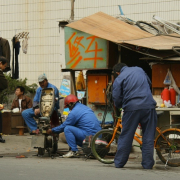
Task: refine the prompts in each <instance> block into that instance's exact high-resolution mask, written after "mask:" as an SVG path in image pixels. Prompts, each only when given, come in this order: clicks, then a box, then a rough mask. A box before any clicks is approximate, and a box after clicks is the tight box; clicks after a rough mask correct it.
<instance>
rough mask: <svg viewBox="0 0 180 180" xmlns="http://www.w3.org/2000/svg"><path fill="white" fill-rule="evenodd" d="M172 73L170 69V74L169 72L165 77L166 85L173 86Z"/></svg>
mask: <svg viewBox="0 0 180 180" xmlns="http://www.w3.org/2000/svg"><path fill="white" fill-rule="evenodd" d="M170 73H171V72H170V71H169V69H168V72H167V74H166V77H165V79H164V82H163V83H164V84H165V85H171V78H170Z"/></svg>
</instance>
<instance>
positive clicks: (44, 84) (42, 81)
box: [22, 74, 59, 134]
mask: <svg viewBox="0 0 180 180" xmlns="http://www.w3.org/2000/svg"><path fill="white" fill-rule="evenodd" d="M38 82H39V85H40V87H39V88H38V89H37V90H36V94H35V96H34V99H33V108H30V109H26V110H24V111H23V112H22V117H23V118H24V121H25V122H26V124H27V126H28V127H29V129H30V131H31V133H32V134H34V133H35V134H38V132H39V130H38V129H37V123H36V121H35V120H34V118H33V117H34V116H40V109H39V107H38V105H39V102H40V97H41V91H42V89H44V88H53V89H54V91H55V97H58V99H59V91H58V89H57V87H56V86H54V85H52V84H50V83H49V82H48V80H47V76H46V74H41V75H40V76H39V77H38ZM58 109H59V100H58V101H56V103H55V106H54V112H53V113H57V111H58Z"/></svg>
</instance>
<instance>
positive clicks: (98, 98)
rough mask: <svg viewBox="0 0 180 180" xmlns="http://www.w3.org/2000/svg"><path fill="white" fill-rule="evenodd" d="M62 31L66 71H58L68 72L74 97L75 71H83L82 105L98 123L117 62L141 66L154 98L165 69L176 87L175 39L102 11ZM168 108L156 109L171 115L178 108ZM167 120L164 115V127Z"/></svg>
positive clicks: (177, 73)
mask: <svg viewBox="0 0 180 180" xmlns="http://www.w3.org/2000/svg"><path fill="white" fill-rule="evenodd" d="M64 29H65V30H64V31H65V32H64V34H65V61H66V68H65V69H62V72H67V71H69V72H70V75H71V93H72V94H76V87H75V71H80V70H87V73H86V104H87V105H88V106H89V107H91V108H92V109H93V110H94V112H95V114H96V115H97V117H98V119H99V120H102V119H103V115H104V110H105V107H106V106H105V105H106V103H107V101H106V97H105V90H106V87H107V85H108V83H109V82H110V81H112V78H111V72H112V67H113V66H114V65H115V64H117V63H118V62H122V63H126V64H127V65H128V66H139V67H141V68H142V69H143V70H144V71H145V72H146V73H147V75H148V76H149V77H150V79H151V80H152V94H153V96H154V97H155V96H159V97H160V95H161V93H162V91H163V89H164V87H165V85H163V81H164V79H165V77H166V74H167V69H170V70H171V72H172V75H173V77H174V80H175V81H176V83H177V86H178V87H180V84H179V83H180V80H179V77H180V76H179V72H178V69H179V67H180V63H179V61H178V57H177V56H178V55H177V54H176V53H175V52H174V51H173V50H172V47H173V46H177V45H179V44H180V38H178V37H177V36H176V37H175V36H165V35H159V36H155V35H152V34H150V33H148V32H145V31H143V30H141V29H138V28H137V27H135V26H132V25H130V24H127V23H125V22H123V21H120V20H118V19H116V18H113V17H111V16H109V15H107V14H105V13H102V12H99V13H96V14H94V15H91V16H88V17H86V18H83V19H81V20H79V21H75V22H72V23H70V24H68V25H66V27H65V28H64ZM159 97H158V100H157V99H155V100H156V101H158V102H160V101H161V99H160V98H161V97H160V98H159ZM155 98H156V97H155ZM160 104H161V103H160ZM158 105H159V104H158ZM172 108H173V109H172ZM172 108H171V109H170V108H169V109H163V108H161V109H160V110H161V111H164V112H165V114H166V112H169V113H171V114H172V112H171V111H173V110H175V108H177V110H175V111H178V107H172ZM157 110H159V108H158V109H157ZM167 110H168V111H167ZM111 114H112V111H111V112H109V113H107V116H106V121H111V120H112V115H111ZM169 118H170V116H167V115H166V119H168V120H167V122H169V123H168V124H170V120H169ZM171 119H172V118H171ZM162 124H164V121H163V123H162Z"/></svg>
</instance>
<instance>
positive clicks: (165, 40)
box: [124, 35, 180, 50]
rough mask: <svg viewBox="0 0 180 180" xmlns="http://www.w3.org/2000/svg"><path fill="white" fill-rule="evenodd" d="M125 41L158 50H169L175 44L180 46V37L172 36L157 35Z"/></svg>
mask: <svg viewBox="0 0 180 180" xmlns="http://www.w3.org/2000/svg"><path fill="white" fill-rule="evenodd" d="M124 43H127V44H131V45H135V46H141V47H146V48H150V49H156V50H169V49H172V47H173V46H180V37H179V38H178V37H171V36H163V35H161V36H155V37H150V38H144V39H138V40H132V41H125V42H124Z"/></svg>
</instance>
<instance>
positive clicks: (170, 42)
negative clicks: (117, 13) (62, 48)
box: [67, 12, 180, 50]
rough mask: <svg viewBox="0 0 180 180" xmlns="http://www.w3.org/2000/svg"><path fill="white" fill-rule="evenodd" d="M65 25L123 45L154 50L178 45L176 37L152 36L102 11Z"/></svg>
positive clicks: (179, 43)
mask: <svg viewBox="0 0 180 180" xmlns="http://www.w3.org/2000/svg"><path fill="white" fill-rule="evenodd" d="M67 26H68V27H71V28H74V29H77V30H79V31H83V32H86V33H88V34H92V35H95V36H97V37H100V38H102V39H106V40H109V41H112V42H114V43H117V44H120V45H122V44H123V45H124V46H126V44H129V45H133V46H140V47H145V48H148V49H154V50H171V49H172V46H179V45H180V38H178V37H177V38H176V37H170V36H163V35H161V36H154V35H152V34H150V33H148V32H145V31H143V30H141V29H139V28H137V27H136V26H133V25H130V24H127V23H125V22H123V21H121V20H119V19H116V18H114V17H112V16H109V15H107V14H105V13H103V12H98V13H96V14H93V15H91V16H88V17H85V18H83V19H80V20H78V21H75V22H73V23H70V24H68V25H67Z"/></svg>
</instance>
